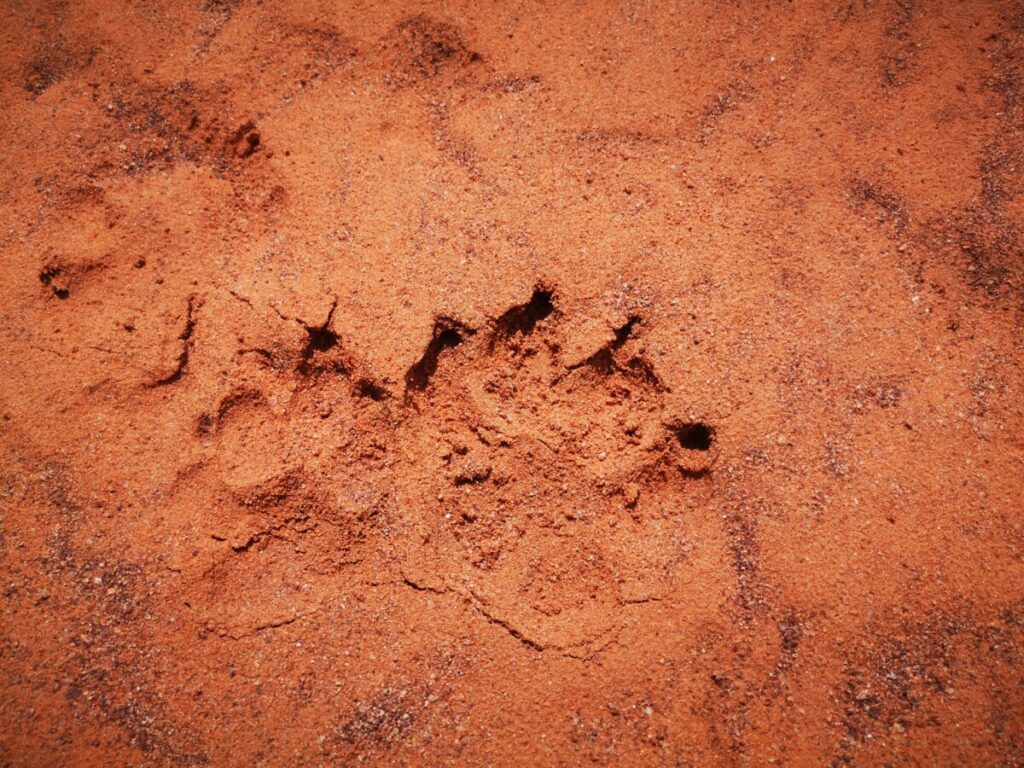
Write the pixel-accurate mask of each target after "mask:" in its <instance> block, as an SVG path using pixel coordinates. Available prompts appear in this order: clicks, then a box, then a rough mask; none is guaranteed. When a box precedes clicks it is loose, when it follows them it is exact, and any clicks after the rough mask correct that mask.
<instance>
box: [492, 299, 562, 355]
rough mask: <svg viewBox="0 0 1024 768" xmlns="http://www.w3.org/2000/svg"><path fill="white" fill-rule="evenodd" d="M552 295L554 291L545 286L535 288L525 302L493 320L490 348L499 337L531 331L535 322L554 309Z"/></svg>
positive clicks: (527, 333)
mask: <svg viewBox="0 0 1024 768" xmlns="http://www.w3.org/2000/svg"><path fill="white" fill-rule="evenodd" d="M553 296H554V293H553V292H552V291H550V290H548V289H547V288H543V287H538V288H535V289H534V291H533V295H532V296H531V297H530V300H529V301H528V302H527V303H526V304H519V305H517V306H515V307H512V308H511V309H509V310H507V311H506V312H505V313H504V314H502V315H501V317H499V318H498V319H497V320H496V321H495V322H494V332H493V333H492V335H491V343H490V349H491V350H493V349H494V347H495V345H496V344H497V343H498V341H499V340H500V339H503V338H510V337H512V336H515V335H516V334H520V335H522V336H527V335H529V334H531V333H533V330H534V329H535V328H536V327H537V323H539V322H540V321H541V320H543V319H544V318H546V317H548V316H549V315H550V314H551V313H552V312H554V311H555V305H554V304H553V303H552V302H551V299H552V297H553Z"/></svg>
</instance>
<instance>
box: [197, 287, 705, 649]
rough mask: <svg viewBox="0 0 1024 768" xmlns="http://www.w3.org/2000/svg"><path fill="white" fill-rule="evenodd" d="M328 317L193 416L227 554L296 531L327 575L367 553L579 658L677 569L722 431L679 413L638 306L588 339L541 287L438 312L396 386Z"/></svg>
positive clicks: (540, 643)
mask: <svg viewBox="0 0 1024 768" xmlns="http://www.w3.org/2000/svg"><path fill="white" fill-rule="evenodd" d="M333 318H334V306H332V307H331V309H330V310H329V311H328V312H327V314H326V318H325V319H324V320H323V321H321V322H313V323H308V322H301V321H299V322H297V323H296V325H295V326H294V327H293V328H292V333H291V334H290V335H286V337H284V338H278V339H277V340H275V341H273V342H271V343H267V344H266V345H264V346H257V347H251V348H246V349H243V350H240V352H239V356H240V358H241V359H244V360H246V361H248V363H247V364H246V365H247V367H246V368H245V369H244V370H245V371H246V373H244V375H243V374H241V373H240V374H238V375H236V376H234V377H233V380H234V381H235V382H236V384H235V385H234V387H233V389H232V390H231V391H230V392H228V393H227V394H225V395H223V396H221V397H219V399H218V400H217V401H216V403H215V405H214V406H213V407H211V408H210V409H208V410H207V411H206V412H205V413H204V414H203V415H202V416H201V417H200V419H199V423H198V426H197V434H198V435H199V437H200V438H201V439H202V440H204V441H206V442H207V443H208V444H209V446H210V457H211V460H210V461H211V466H212V467H213V473H214V475H215V476H216V478H217V480H216V484H217V488H218V494H219V495H220V498H221V503H219V504H218V505H216V506H217V508H218V509H219V510H221V511H220V512H219V515H220V525H221V527H222V528H223V531H222V532H220V533H218V534H217V535H216V538H219V539H220V540H223V541H224V542H226V543H227V544H228V545H230V547H231V553H233V554H236V555H237V554H238V553H246V552H248V551H250V550H252V549H258V548H261V547H263V548H266V547H271V546H273V545H275V544H280V543H281V542H284V545H285V548H287V547H289V546H292V545H295V543H296V542H302V544H301V550H302V552H303V553H304V555H303V556H304V557H306V558H307V560H308V559H310V558H313V561H314V565H315V567H316V568H319V569H322V570H330V564H331V563H332V562H334V563H337V562H343V561H345V560H346V558H351V557H353V551H354V550H355V549H358V548H361V547H364V546H366V547H376V548H377V549H378V550H382V551H383V552H384V553H385V554H386V555H387V559H388V560H389V561H390V562H391V563H392V564H393V566H394V569H395V570H396V571H397V573H398V574H399V578H400V581H401V583H404V584H407V585H409V586H412V587H414V588H417V589H426V590H431V591H434V592H437V593H445V594H448V595H450V596H452V597H453V598H456V599H459V598H461V599H463V600H465V601H466V602H467V603H468V604H469V605H471V606H472V608H473V609H475V610H476V611H477V612H478V613H479V614H480V615H481V616H482V617H484V618H485V619H486V620H487V621H489V622H491V623H492V624H494V625H496V626H498V627H500V628H502V629H503V630H505V631H507V632H508V633H509V634H511V635H512V636H513V637H515V638H516V639H517V640H519V641H520V642H522V643H523V644H525V645H527V646H529V647H530V648H533V649H537V650H547V649H551V650H556V651H560V652H563V653H566V654H569V655H574V656H587V655H590V654H592V653H593V652H595V651H596V650H598V649H599V648H601V647H603V646H604V645H606V644H607V643H609V642H611V641H612V640H614V638H615V636H616V633H617V632H619V631H621V630H622V628H623V627H624V626H625V625H626V624H627V623H628V616H627V613H628V612H629V611H630V610H631V606H636V605H638V604H642V603H647V602H650V601H657V600H659V599H661V597H662V595H664V594H665V593H666V592H667V590H669V589H670V588H672V586H673V585H674V584H676V583H677V582H678V579H679V578H680V575H681V574H682V573H683V572H684V571H685V569H686V568H687V567H688V554H689V547H690V544H689V542H688V541H687V538H686V535H685V533H684V532H683V528H682V527H681V526H680V524H679V520H680V518H681V516H683V515H684V514H685V512H686V510H687V507H688V505H689V504H690V503H691V501H692V500H691V499H690V498H688V497H689V496H691V495H692V493H691V492H692V490H693V489H698V488H701V487H704V486H705V485H706V484H707V483H708V482H710V479H711V468H712V464H713V462H714V457H715V455H716V447H715V430H714V428H713V427H712V426H710V425H708V424H706V423H703V422H699V421H690V420H686V419H680V418H678V417H676V416H674V415H673V414H672V413H671V412H670V411H669V410H668V405H667V400H668V397H667V396H668V395H669V388H668V387H667V386H666V384H665V383H664V382H663V381H662V379H661V377H660V376H659V375H658V374H657V372H656V371H655V368H654V366H653V365H652V363H651V362H650V361H649V360H648V359H647V358H646V357H645V355H644V343H643V336H644V330H645V323H644V319H643V317H642V316H641V315H639V314H634V315H631V316H628V317H627V318H625V321H624V322H623V323H622V324H621V325H619V326H618V327H615V328H608V329H607V333H606V334H605V335H604V337H603V338H601V339H600V340H599V341H596V343H595V342H592V343H591V345H590V346H589V347H588V346H587V342H586V341H581V340H580V334H578V333H577V331H576V327H575V326H574V324H573V322H572V320H573V318H571V317H567V316H566V315H565V314H564V313H563V312H562V311H561V310H560V309H559V306H558V301H557V295H556V293H555V292H554V291H552V290H550V289H548V288H544V287H539V288H537V289H535V290H534V292H533V294H532V296H531V297H530V298H529V300H528V301H526V302H525V303H523V304H521V305H517V306H514V307H511V308H510V309H508V310H507V311H506V312H504V313H503V314H501V315H500V316H499V317H497V318H495V319H494V320H493V321H491V322H490V323H488V324H486V326H485V327H478V328H474V327H471V326H469V325H467V324H465V323H463V322H461V321H460V320H458V319H456V318H452V317H440V318H437V320H436V321H435V324H434V328H433V332H432V334H431V338H430V340H429V341H428V343H427V345H426V348H425V349H424V352H423V354H422V356H421V357H420V359H418V360H417V361H415V363H414V364H412V365H411V366H410V367H409V369H408V371H407V372H406V374H405V377H404V378H405V380H404V382H402V385H400V387H395V386H392V385H389V383H388V382H386V381H381V380H379V379H378V378H377V377H376V376H375V375H374V373H373V371H372V370H371V369H370V368H369V366H367V365H366V364H365V363H363V362H361V361H359V360H358V359H357V358H356V357H355V356H354V355H353V354H352V353H351V352H350V351H348V350H347V349H346V347H345V343H344V337H343V334H339V332H338V330H337V329H336V328H335V326H334V321H333ZM584 337H585V338H586V339H596V338H597V337H594V336H592V335H586V334H584ZM339 383H344V384H345V386H339ZM231 553H226V554H227V556H226V557H225V559H224V561H223V562H222V563H220V564H219V565H218V566H217V569H219V570H217V573H218V574H219V576H218V578H219V579H224V578H227V577H228V572H226V571H225V568H228V570H230V569H229V567H228V566H227V565H226V564H227V563H230V562H231V560H230V555H231ZM280 558H281V563H280V568H285V567H287V568H292V567H293V566H294V560H295V557H294V554H293V553H291V552H288V551H285V550H282V552H281V553H280ZM280 568H267V569H266V570H268V571H274V570H280ZM240 578H242V577H240ZM280 592H281V590H277V591H276V592H275V594H279V593H280ZM259 603H260V601H259V600H254V601H253V604H254V605H255V604H259ZM271 620H276V619H274V617H272V616H267V617H261V618H260V621H263V622H264V623H265V622H267V621H271ZM254 621H255V620H254Z"/></svg>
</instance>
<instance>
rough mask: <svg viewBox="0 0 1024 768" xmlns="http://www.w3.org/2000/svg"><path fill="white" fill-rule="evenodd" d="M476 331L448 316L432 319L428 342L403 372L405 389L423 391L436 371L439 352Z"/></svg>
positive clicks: (458, 342) (454, 345) (457, 343)
mask: <svg viewBox="0 0 1024 768" xmlns="http://www.w3.org/2000/svg"><path fill="white" fill-rule="evenodd" d="M474 333H476V331H475V330H474V329H472V328H470V327H469V326H467V325H464V324H463V323H460V322H459V321H458V320H454V319H452V318H450V317H439V318H438V319H437V320H435V321H434V332H433V334H432V335H431V338H430V343H429V344H427V348H426V350H425V351H424V352H423V357H421V358H420V359H419V360H418V361H417V362H416V363H414V364H413V365H412V366H411V367H410V368H409V370H408V371H407V372H406V374H405V387H406V389H407V390H410V389H413V390H419V391H423V390H424V389H426V388H427V385H428V384H430V378H431V377H432V376H433V375H434V373H436V372H437V361H438V358H439V357H440V356H441V353H442V352H443V351H444V350H446V349H454V348H455V347H457V346H459V344H461V343H462V342H463V340H464V339H465V338H466V337H467V336H472V335H473V334H474Z"/></svg>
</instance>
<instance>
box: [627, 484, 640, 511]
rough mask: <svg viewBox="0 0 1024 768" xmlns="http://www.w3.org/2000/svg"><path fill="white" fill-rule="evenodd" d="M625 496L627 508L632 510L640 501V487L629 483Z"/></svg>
mask: <svg viewBox="0 0 1024 768" xmlns="http://www.w3.org/2000/svg"><path fill="white" fill-rule="evenodd" d="M623 495H624V496H625V497H626V506H627V507H629V508H630V509H632V508H633V507H635V506H636V503H637V501H639V500H640V486H639V485H637V484H636V483H629V484H628V485H627V486H626V488H625V490H624V492H623Z"/></svg>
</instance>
